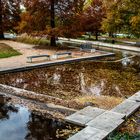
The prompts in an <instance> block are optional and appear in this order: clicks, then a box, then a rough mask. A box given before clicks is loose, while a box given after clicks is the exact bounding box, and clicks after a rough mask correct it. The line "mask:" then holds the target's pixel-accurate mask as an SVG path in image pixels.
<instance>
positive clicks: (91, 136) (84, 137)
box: [68, 126, 108, 140]
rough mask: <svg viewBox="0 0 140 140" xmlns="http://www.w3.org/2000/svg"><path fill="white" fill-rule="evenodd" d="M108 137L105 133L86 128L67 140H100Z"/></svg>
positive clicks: (89, 127)
mask: <svg viewBox="0 0 140 140" xmlns="http://www.w3.org/2000/svg"><path fill="white" fill-rule="evenodd" d="M107 135H108V133H107V132H105V131H102V130H99V129H96V128H93V127H91V126H87V127H86V128H84V129H83V130H81V131H80V132H78V133H77V134H75V135H73V136H72V137H70V138H69V139H68V140H102V139H104V138H105V137H106V136H107Z"/></svg>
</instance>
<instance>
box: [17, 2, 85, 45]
mask: <svg viewBox="0 0 140 140" xmlns="http://www.w3.org/2000/svg"><path fill="white" fill-rule="evenodd" d="M84 3H85V0H25V3H24V5H25V7H26V13H24V15H23V14H22V19H23V18H25V17H26V21H24V19H23V20H22V22H21V23H20V24H19V28H20V26H23V27H24V29H25V27H26V30H28V28H30V30H28V31H31V30H32V32H36V31H37V32H41V33H44V34H47V35H48V36H49V37H50V45H51V46H56V37H57V36H63V35H69V34H71V33H72V32H74V31H76V30H75V28H76V27H78V26H75V25H76V24H77V21H76V20H75V19H76V17H78V15H79V14H80V13H81V11H82V10H83V6H84ZM27 13H28V14H27ZM25 15H26V16H25ZM29 15H30V18H29ZM27 17H28V19H27ZM73 19H74V20H73ZM27 23H28V24H27ZM25 25H26V26H25ZM30 25H31V26H30ZM69 25H70V26H69ZM68 26H69V30H68ZM68 31H69V32H68ZM70 32H71V33H70Z"/></svg>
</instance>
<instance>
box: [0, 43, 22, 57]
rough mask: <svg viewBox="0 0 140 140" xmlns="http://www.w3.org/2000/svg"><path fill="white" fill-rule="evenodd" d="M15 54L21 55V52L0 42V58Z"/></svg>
mask: <svg viewBox="0 0 140 140" xmlns="http://www.w3.org/2000/svg"><path fill="white" fill-rule="evenodd" d="M17 55H21V53H19V52H18V51H16V50H14V49H13V48H12V47H10V46H8V45H6V44H4V43H0V58H8V57H12V56H17Z"/></svg>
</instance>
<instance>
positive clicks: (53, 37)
mask: <svg viewBox="0 0 140 140" xmlns="http://www.w3.org/2000/svg"><path fill="white" fill-rule="evenodd" d="M51 28H52V29H53V28H55V0H51ZM50 45H51V46H56V38H55V35H52V36H51V41H50Z"/></svg>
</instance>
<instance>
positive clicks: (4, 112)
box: [0, 95, 18, 119]
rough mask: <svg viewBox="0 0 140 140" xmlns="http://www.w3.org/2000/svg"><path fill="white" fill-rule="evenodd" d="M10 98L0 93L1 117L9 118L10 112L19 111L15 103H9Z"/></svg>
mask: <svg viewBox="0 0 140 140" xmlns="http://www.w3.org/2000/svg"><path fill="white" fill-rule="evenodd" d="M8 100H9V99H8V98H6V97H4V96H3V95H0V119H9V114H10V112H15V113H16V112H18V108H17V107H15V106H13V105H7V104H6V103H7V101H8Z"/></svg>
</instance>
